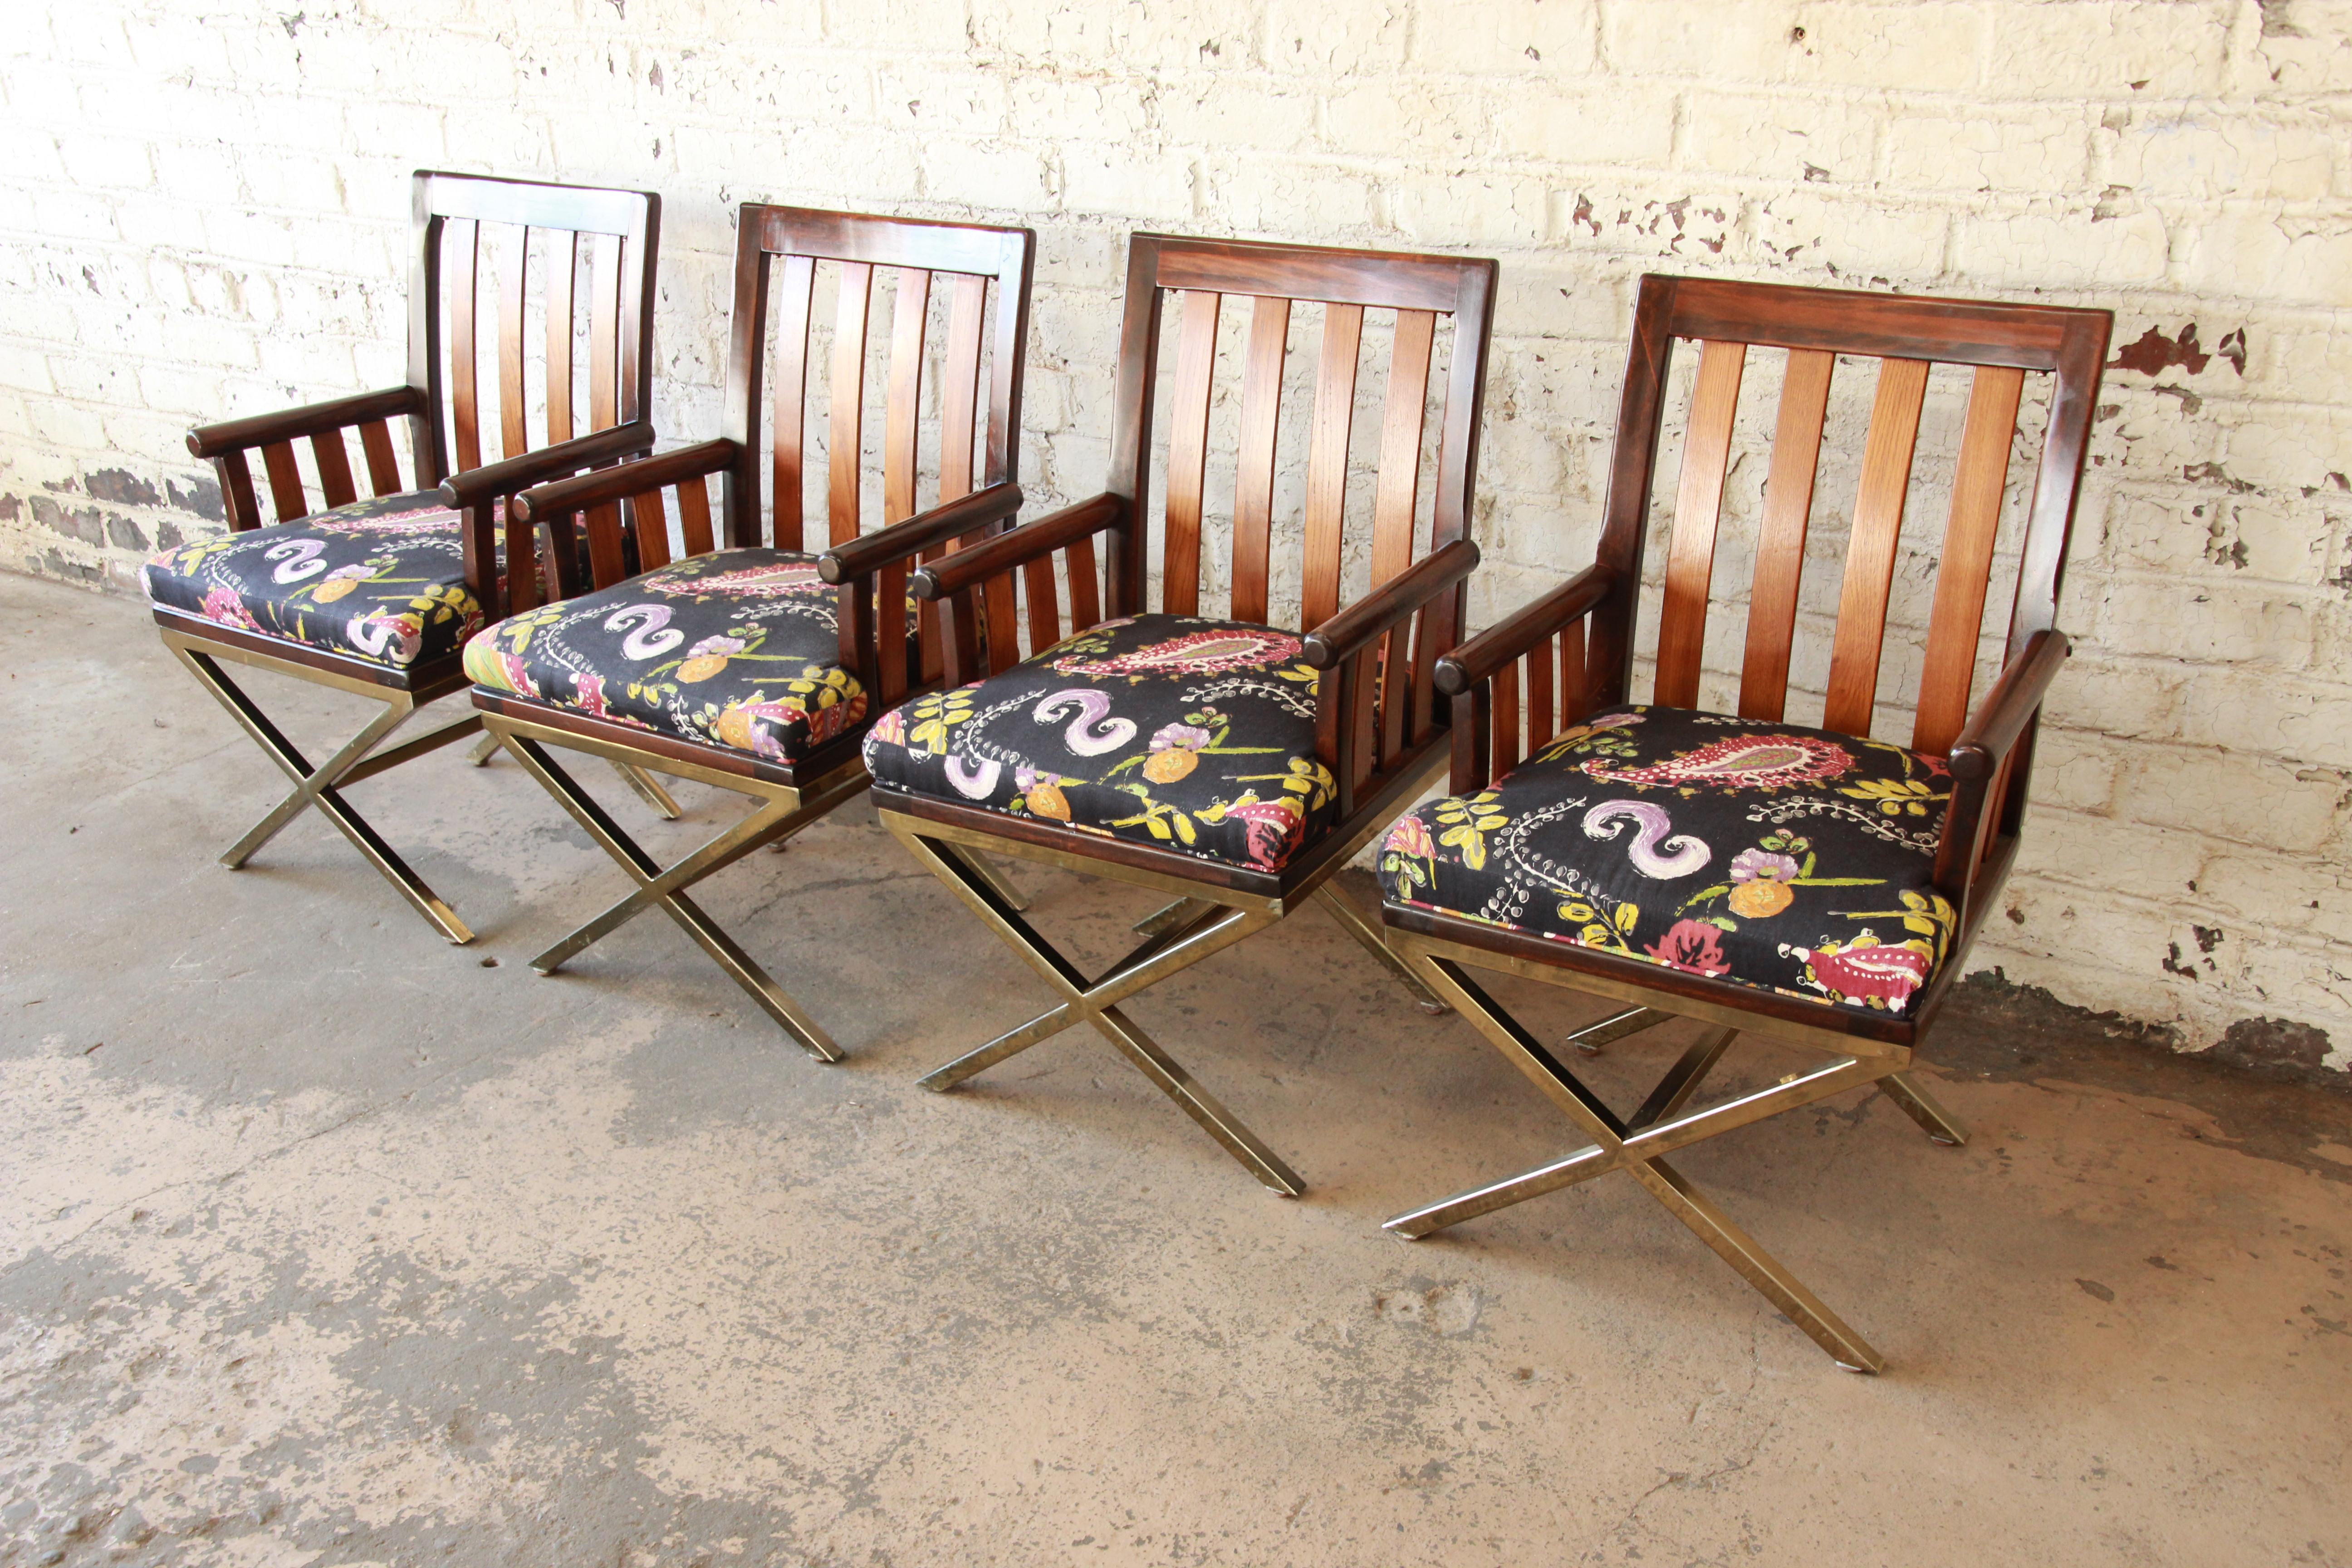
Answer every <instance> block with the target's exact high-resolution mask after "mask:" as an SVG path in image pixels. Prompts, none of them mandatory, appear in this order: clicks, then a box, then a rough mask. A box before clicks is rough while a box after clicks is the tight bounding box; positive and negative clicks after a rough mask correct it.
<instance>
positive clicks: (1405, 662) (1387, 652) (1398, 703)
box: [1380, 621, 1415, 763]
mask: <svg viewBox="0 0 2352 1568" xmlns="http://www.w3.org/2000/svg"><path fill="white" fill-rule="evenodd" d="M1414 624H1415V623H1413V622H1412V621H1407V622H1406V623H1405V624H1404V625H1403V626H1399V627H1397V628H1396V629H1395V630H1394V631H1392V632H1391V633H1389V634H1388V636H1387V637H1383V638H1381V664H1380V669H1381V733H1380V746H1381V749H1380V755H1381V762H1382V763H1387V762H1388V761H1389V760H1390V759H1391V758H1393V757H1395V756H1396V755H1397V754H1398V753H1399V752H1402V751H1403V750H1404V747H1405V742H1406V741H1407V740H1408V739H1409V738H1410V737H1409V735H1408V731H1410V730H1411V729H1412V700H1413V689H1412V677H1413V668H1412V641H1411V639H1410V633H1411V631H1412V627H1413V626H1414Z"/></svg>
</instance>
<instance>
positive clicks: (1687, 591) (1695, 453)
mask: <svg viewBox="0 0 2352 1568" xmlns="http://www.w3.org/2000/svg"><path fill="white" fill-rule="evenodd" d="M1747 362H1748V345H1747V344H1745V343H1730V342H1717V341H1715V340H1712V339H1710V340H1709V341H1708V342H1706V344H1704V345H1703V346H1702V347H1701V349H1700V350H1699V360H1698V384H1697V387H1696V390H1694V391H1693V393H1692V394H1691V413H1690V432H1689V434H1688V435H1686V436H1685V437H1684V438H1683V479H1682V489H1681V491H1680V493H1679V494H1678V495H1677V497H1676V499H1675V531H1674V541H1673V543H1672V544H1671V546H1670V547H1669V549H1668V552H1667V555H1666V591H1665V603H1664V606H1663V607H1662V608H1661V609H1660V610H1659V612H1658V680H1657V698H1656V700H1657V701H1659V702H1660V703H1663V704H1664V705H1665V706H1666V707H1669V708H1692V707H1696V705H1697V703H1698V672H1699V659H1700V655H1701V654H1702V653H1703V652H1704V650H1705V644H1706V601H1707V595H1708V592H1709V589H1710V586H1711V584H1712V582H1713V579H1714V575H1715V535H1716V528H1717V521H1718V520H1719V518H1720V517H1721V514H1722V510H1723V479H1724V476H1725V475H1726V474H1727V473H1728V472H1729V471H1730V467H1731V421H1732V417H1733V416H1735V415H1736V414H1738V411H1739V377H1740V371H1741V369H1742V367H1743V366H1744V365H1745V364H1746V363H1747ZM1498 722H1499V721H1498Z"/></svg>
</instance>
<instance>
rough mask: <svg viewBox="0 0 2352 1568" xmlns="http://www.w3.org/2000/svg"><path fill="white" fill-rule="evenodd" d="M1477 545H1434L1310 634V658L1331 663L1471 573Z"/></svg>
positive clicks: (1320, 666)
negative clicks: (1410, 564)
mask: <svg viewBox="0 0 2352 1568" xmlns="http://www.w3.org/2000/svg"><path fill="white" fill-rule="evenodd" d="M1477 564H1478V546H1477V545H1476V544H1475V543H1474V542H1471V541H1469V540H1467V539H1456V540H1452V541H1450V542H1447V543H1446V544H1444V545H1443V546H1442V547H1440V548H1438V549H1436V550H1433V551H1431V552H1429V553H1428V554H1427V555H1425V556H1423V557H1422V559H1421V560H1419V561H1417V562H1415V563H1413V564H1412V566H1411V567H1409V568H1408V569H1406V570H1405V571H1402V572H1400V573H1398V574H1396V575H1395V576H1393V577H1391V578H1390V579H1389V580H1388V581H1387V582H1386V583H1383V584H1381V586H1380V587H1379V588H1378V589H1376V590H1374V591H1373V592H1371V593H1370V594H1367V595H1364V596H1363V597H1362V598H1360V599H1359V600H1357V601H1356V602H1355V603H1354V604H1352V605H1349V606H1348V607H1347V608H1346V609H1344V610H1341V611H1340V612H1339V614H1338V615H1336V616H1332V617H1331V618H1330V619H1329V620H1328V621H1325V622H1324V623H1323V624H1322V625H1321V626H1317V627H1316V628H1315V629H1314V630H1313V631H1311V632H1308V633H1307V639H1306V641H1307V655H1306V657H1307V663H1308V664H1310V665H1312V666H1313V667H1314V668H1317V669H1329V668H1332V667H1333V666H1334V665H1336V664H1338V663H1339V661H1340V660H1341V659H1343V658H1348V657H1349V655H1350V654H1353V653H1356V652H1358V651H1360V649H1362V648H1363V647H1365V646H1366V645H1367V644H1369V643H1370V642H1371V641H1372V639H1373V638H1375V637H1380V636H1381V634H1382V633H1384V632H1386V631H1388V630H1389V629H1390V628H1391V627H1392V626H1395V625H1396V624H1397V623H1398V622H1399V621H1402V620H1403V619H1405V618H1406V617H1407V616H1411V615H1412V613H1413V612H1414V611H1416V610H1418V609H1420V608H1421V607H1422V606H1423V605H1425V604H1427V603H1429V601H1430V600H1432V599H1433V598H1435V597H1436V596H1437V595H1440V594H1442V593H1444V591H1445V590H1446V589H1448V588H1451V587H1452V586H1454V584H1456V583H1459V582H1460V581H1462V579H1463V578H1465V577H1467V576H1468V575H1470V572H1471V569H1472V568H1473V567H1475V566H1476V565H1477Z"/></svg>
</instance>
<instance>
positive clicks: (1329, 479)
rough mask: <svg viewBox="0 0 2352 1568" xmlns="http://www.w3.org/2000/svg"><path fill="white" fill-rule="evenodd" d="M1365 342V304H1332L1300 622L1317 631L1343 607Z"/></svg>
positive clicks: (1326, 316)
mask: <svg viewBox="0 0 2352 1568" xmlns="http://www.w3.org/2000/svg"><path fill="white" fill-rule="evenodd" d="M1363 341H1364V308H1363V307H1362V306H1361V305H1327V306H1326V307H1324V311H1323V353H1322V360H1321V363H1320V364H1318V366H1317V368H1316V373H1315V424H1314V430H1313V434H1312V435H1311V436H1310V437H1309V438H1308V441H1307V523H1306V540H1305V552H1304V553H1305V565H1304V567H1303V569H1302V571H1301V574H1300V577H1299V608H1298V625H1299V629H1300V630H1302V631H1312V630H1314V629H1315V628H1316V627H1317V626H1321V625H1322V624H1323V623H1324V622H1325V621H1328V620H1329V619H1330V618H1331V617H1332V616H1335V615H1337V614H1338V613H1339V551H1340V546H1341V544H1342V542H1343V541H1344V540H1345V538H1346V533H1347V524H1348V434H1349V429H1350V428H1351V427H1352V426H1353V424H1354V421H1355V416H1356V362H1357V359H1358V356H1359V354H1360V352H1361V349H1362V346H1363Z"/></svg>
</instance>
